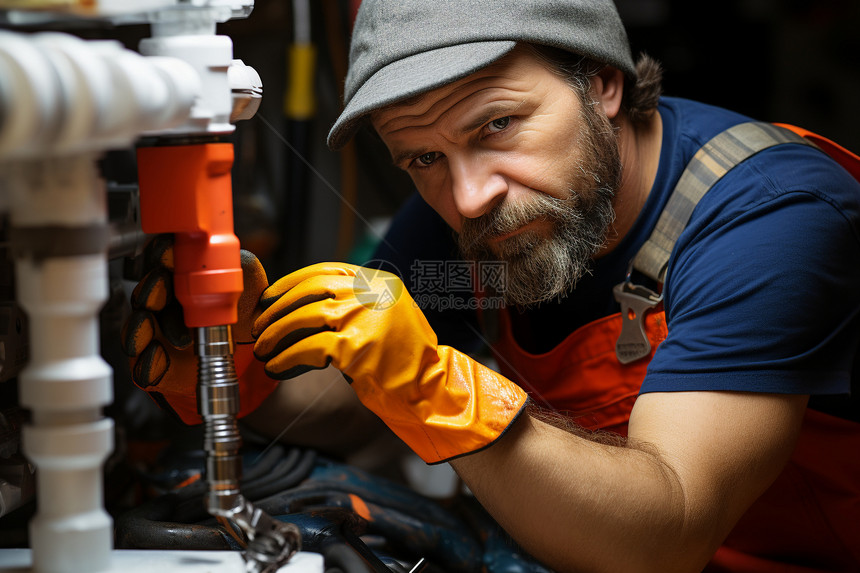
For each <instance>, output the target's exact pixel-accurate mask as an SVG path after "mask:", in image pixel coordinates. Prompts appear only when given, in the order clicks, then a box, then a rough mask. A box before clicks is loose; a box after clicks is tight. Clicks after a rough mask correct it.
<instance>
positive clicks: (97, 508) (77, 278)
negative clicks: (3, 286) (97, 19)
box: [6, 155, 113, 573]
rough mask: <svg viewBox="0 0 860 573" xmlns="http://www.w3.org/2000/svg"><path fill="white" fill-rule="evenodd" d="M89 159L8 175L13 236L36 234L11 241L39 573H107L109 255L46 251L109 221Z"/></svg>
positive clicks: (21, 167) (25, 165) (40, 164)
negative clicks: (102, 327) (105, 330)
mask: <svg viewBox="0 0 860 573" xmlns="http://www.w3.org/2000/svg"><path fill="white" fill-rule="evenodd" d="M94 160H95V156H94V155H79V156H75V157H71V158H48V159H42V160H32V161H21V162H17V163H15V164H13V165H11V166H7V170H8V171H7V179H6V184H7V187H8V189H9V190H10V192H11V211H10V219H11V221H10V222H11V227H12V228H13V229H15V230H23V231H24V232H27V231H28V230H29V231H30V232H33V231H35V232H37V233H39V234H40V235H42V236H41V237H39V238H37V239H36V240H34V241H32V243H33V244H32V245H26V244H24V245H22V244H18V243H16V242H14V241H13V250H14V249H20V248H21V247H28V249H24V250H19V251H17V252H16V261H15V275H16V281H17V284H16V287H17V293H18V301H19V303H20V304H21V306H22V308H23V309H24V311H25V312H26V313H27V315H28V318H29V326H30V336H31V339H30V361H29V363H28V365H27V367H26V368H25V369H24V370H23V371H22V373H21V375H20V378H19V386H20V399H21V405H22V406H24V407H27V408H29V409H30V411H31V413H32V424H30V425H26V426H25V427H24V429H23V434H22V442H23V444H22V445H23V451H24V454H25V455H26V456H27V457H28V458H29V459H30V460H31V461H32V462H33V463H34V465H35V466H36V468H37V480H36V486H37V492H36V499H37V505H38V509H37V513H36V516H35V517H34V518H33V519H32V521H31V522H30V544H31V547H32V548H33V556H34V569H35V571H37V572H40V573H76V572H80V571H88V572H89V571H92V572H97V571H105V570H107V569H108V568H109V567H110V553H111V549H112V545H113V527H112V520H111V518H110V516H109V515H108V514H107V512H106V511H105V509H104V503H103V497H102V491H103V479H102V464H103V462H104V460H105V458H106V457H107V455H108V454H109V453H110V452H111V450H112V449H113V422H112V421H111V420H110V419H107V418H104V417H103V416H102V408H103V407H104V406H106V405H108V404H110V403H111V401H112V398H113V396H112V388H113V384H112V371H111V368H110V366H109V365H108V364H107V363H106V362H105V361H104V359H103V358H102V357H101V355H100V353H99V335H98V329H99V323H98V313H99V310H100V308H101V306H102V305H103V304H104V302H105V301H106V300H107V296H108V292H107V291H108V269H107V253H106V250H104V251H101V252H99V251H98V249H95V251H96V252H92V251H93V250H94V249H93V248H92V247H91V246H90V247H85V248H82V249H81V253H80V254H75V253H74V250H75V248H74V247H72V248H71V252H57V253H56V254H52V248H51V241H52V240H56V241H63V240H64V239H66V238H68V237H69V236H71V235H70V234H69V233H71V234H74V233H75V232H80V231H84V232H86V231H87V230H90V229H97V228H99V227H100V226H103V225H105V224H106V222H107V216H106V209H105V196H104V186H103V183H102V181H101V180H100V179H99V175H98V173H97V170H96V168H95V161H94ZM52 233H56V234H57V237H52V236H51V235H52ZM43 240H45V241H44V244H40V243H42V242H43ZM29 247H32V248H31V249H30V248H29ZM64 248H68V246H64ZM105 249H106V245H105Z"/></svg>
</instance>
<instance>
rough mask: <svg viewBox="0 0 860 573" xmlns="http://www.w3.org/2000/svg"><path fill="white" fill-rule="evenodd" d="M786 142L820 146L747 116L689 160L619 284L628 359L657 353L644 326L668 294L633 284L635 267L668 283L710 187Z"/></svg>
mask: <svg viewBox="0 0 860 573" xmlns="http://www.w3.org/2000/svg"><path fill="white" fill-rule="evenodd" d="M783 143H800V144H803V145H809V146H812V147H817V146H816V145H815V144H814V143H812V142H811V141H810V140H809V139H807V138H804V137H802V136H801V135H798V134H797V133H795V132H794V131H792V130H789V129H786V128H784V127H780V126H777V125H774V124H772V123H764V122H747V123H741V124H738V125H735V126H733V127H730V128H729V129H727V130H725V131H723V132H721V133H719V134H717V135H716V136H714V137H713V138H712V139H711V140H710V141H708V142H707V143H706V144H705V145H703V146H702V147H701V149H699V151H697V152H696V154H695V155H694V156H693V158H692V159H691V160H690V162H689V163H688V164H687V167H686V168H685V169H684V172H683V173H682V174H681V178H680V179H679V180H678V183H677V185H675V189H674V190H673V191H672V195H671V196H670V197H669V201H668V203H667V204H666V207H665V208H664V209H663V212H662V213H661V214H660V218H659V219H658V221H657V225H656V226H655V227H654V231H653V232H652V233H651V236H650V237H649V238H648V240H647V241H646V242H645V244H644V245H642V248H641V249H640V250H639V252H638V253H636V256H635V257H634V258H633V262H632V263H631V265H630V271H629V272H628V274H627V279H626V280H625V281H624V282H623V283H621V284H619V285H617V286H616V287H615V289H614V294H615V298H616V300H618V302H619V303H620V304H621V316H622V327H621V335H620V336H619V337H618V342H617V343H616V346H615V353H616V355H617V356H618V359H619V361H620V362H621V363H622V364H626V363H628V362H633V361H634V360H639V359H641V358H644V357H645V356H648V355H649V354H650V353H651V344H650V342H649V341H648V336H647V335H646V334H645V330H644V326H645V313H646V312H647V311H648V310H650V309H652V308H654V307H656V306H657V305H659V304H660V303H661V302H662V300H663V296H662V295H661V294H659V293H655V292H654V291H652V290H650V289H648V288H645V287H642V286H638V285H635V284H633V282H632V281H631V275H632V274H633V272H634V271H637V272H639V273H642V274H643V275H645V276H646V277H648V278H650V279H651V280H653V281H655V282H656V283H657V284H659V285H662V284H663V283H664V282H665V281H666V272H667V270H668V265H669V257H670V255H671V254H672V249H673V248H674V247H675V242H676V241H677V240H678V237H680V236H681V233H682V232H683V230H684V228H685V227H686V226H687V223H688V222H689V220H690V216H691V215H692V214H693V209H695V207H696V205H697V204H698V203H699V201H700V200H701V198H702V197H703V196H704V195H705V193H707V191H708V190H709V189H710V188H711V187H713V186H714V184H716V183H717V181H719V180H720V179H721V178H722V177H723V175H725V174H726V173H728V172H729V171H730V170H731V169H732V168H734V167H735V166H737V165H738V164H740V163H741V162H743V161H744V160H745V159H748V158H749V157H752V156H753V155H755V154H756V153H758V152H759V151H762V150H764V149H767V148H769V147H773V146H775V145H780V144H783Z"/></svg>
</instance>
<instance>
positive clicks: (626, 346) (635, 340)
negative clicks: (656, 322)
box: [612, 268, 663, 364]
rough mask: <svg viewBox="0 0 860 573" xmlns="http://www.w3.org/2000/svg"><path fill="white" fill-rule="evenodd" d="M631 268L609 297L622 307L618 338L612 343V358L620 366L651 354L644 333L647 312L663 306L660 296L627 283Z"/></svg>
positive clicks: (649, 344) (629, 282)
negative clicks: (613, 345) (660, 305)
mask: <svg viewBox="0 0 860 573" xmlns="http://www.w3.org/2000/svg"><path fill="white" fill-rule="evenodd" d="M632 270H633V269H632V268H631V269H629V270H628V271H627V277H626V278H625V280H624V282H623V283H620V284H617V285H615V287H614V288H613V289H612V294H613V295H615V300H617V301H618V303H619V304H620V305H621V334H620V335H619V336H618V340H617V341H616V343H615V355H616V356H618V361H619V362H621V364H629V363H631V362H635V361H636V360H639V359H641V358H645V357H646V356H648V355H649V354H651V341H650V340H648V334H647V333H646V332H645V315H646V313H647V311H649V310H651V309H653V308H655V307H656V306H657V305H659V304H660V303H661V302H663V295H662V294H659V293H656V292H654V291H652V290H651V289H649V288H646V287H643V286H639V285H635V284H633V283H632V282H631V281H630V275H631V273H632Z"/></svg>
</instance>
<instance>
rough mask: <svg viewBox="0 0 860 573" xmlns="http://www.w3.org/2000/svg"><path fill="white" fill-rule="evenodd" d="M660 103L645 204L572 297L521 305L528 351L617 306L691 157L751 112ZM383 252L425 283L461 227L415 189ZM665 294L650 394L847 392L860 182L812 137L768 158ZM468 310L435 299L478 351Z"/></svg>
mask: <svg viewBox="0 0 860 573" xmlns="http://www.w3.org/2000/svg"><path fill="white" fill-rule="evenodd" d="M659 112H660V115H661V117H662V120H663V142H662V148H661V153H660V165H659V168H658V172H657V176H656V180H655V182H654V185H653V187H652V189H651V192H650V194H649V196H648V200H647V202H646V205H645V206H644V208H643V210H642V212H641V213H640V214H639V217H638V218H637V220H636V222H635V223H634V226H633V227H632V229H631V230H630V231H629V232H628V233H627V235H626V236H625V237H624V238H623V239H622V240H621V241H620V242H619V244H618V245H617V246H616V248H615V249H614V250H613V251H612V252H611V253H609V254H608V255H606V256H604V257H601V258H600V259H597V260H595V261H594V265H593V267H592V273H591V274H589V275H586V276H585V277H583V278H582V279H581V280H580V281H579V283H577V286H576V289H575V290H574V291H573V292H572V293H571V294H570V295H568V296H567V297H566V298H564V299H563V300H560V301H554V302H551V303H544V304H542V305H540V306H539V307H538V308H536V309H530V310H527V311H519V310H516V309H511V310H510V315H511V320H512V324H513V326H514V335H515V338H516V339H517V341H518V342H519V343H520V345H522V346H523V347H524V348H525V349H526V350H529V351H531V352H546V351H548V350H550V349H551V348H552V347H553V346H555V345H556V344H558V343H559V342H560V341H561V340H563V339H564V338H565V337H566V336H567V335H568V334H570V333H571V332H573V331H574V330H575V329H576V328H579V327H580V326H583V325H585V324H587V323H589V322H591V321H593V320H596V319H598V318H602V317H604V316H608V315H610V314H614V313H616V312H618V311H619V307H618V304H617V303H616V302H615V300H614V297H613V295H612V287H613V286H614V285H616V284H618V283H619V282H621V281H622V280H623V279H624V277H625V273H626V271H627V268H628V265H629V262H630V260H632V258H633V257H634V256H635V254H636V252H637V251H638V249H639V248H640V247H641V246H642V244H643V243H644V242H645V241H646V240H647V238H648V236H649V235H650V233H651V231H652V230H653V228H654V226H655V224H656V222H657V219H658V218H659V216H660V213H661V212H662V210H663V208H664V207H665V205H666V202H667V201H668V199H669V196H670V194H671V192H672V190H673V189H674V187H675V184H676V183H677V181H678V179H679V178H680V176H681V173H682V172H683V170H684V168H685V167H686V165H687V163H688V162H689V160H690V159H691V158H692V156H693V155H694V154H695V153H696V151H698V149H699V148H700V147H701V146H702V145H704V144H705V143H706V142H707V141H708V140H709V139H711V138H712V137H713V136H715V135H716V134H717V133H719V132H721V131H723V130H725V129H727V128H729V127H731V126H732V125H735V124H738V123H741V122H744V121H749V118H747V117H744V116H742V115H739V114H736V113H733V112H730V111H727V110H724V109H720V108H716V107H713V106H708V105H704V104H701V103H696V102H692V101H689V100H684V99H678V98H663V99H662V100H661V103H660V107H659ZM375 258H376V259H382V260H386V261H388V262H389V263H390V266H389V268H390V269H391V270H394V271H395V272H397V271H399V274H400V275H401V277H402V278H403V279H404V281H405V282H406V284H407V287H408V288H409V289H410V292H414V291H413V287H417V286H420V285H417V284H416V276H415V273H414V272H412V269H414V268H416V267H420V266H421V264H422V263H420V262H419V263H417V264H416V261H428V260H429V261H450V260H456V259H457V250H456V243H455V241H454V238H453V235H452V232H451V230H450V229H449V228H448V227H447V225H446V224H445V223H444V221H442V219H441V218H440V217H439V216H438V215H437V214H435V213H434V212H433V211H432V209H430V207H428V206H427V205H426V204H425V203H424V202H423V200H421V199H420V197H417V195H416V196H415V197H413V198H412V199H410V200H409V201H408V202H407V203H406V204H405V205H404V207H403V208H402V209H401V211H400V212H399V213H398V214H397V216H396V217H395V219H394V221H393V223H392V225H391V227H390V229H389V232H388V234H387V236H386V241H385V242H384V243H383V244H382V245H380V248H379V249H378V250H377V253H376V255H375ZM663 294H664V308H665V310H666V317H667V324H668V330H669V336H668V338H667V339H666V340H665V341H664V342H663V343H662V344H661V345H660V346H659V348H658V349H657V352H656V353H655V356H654V359H653V360H652V362H651V364H650V365H649V368H648V374H647V376H646V379H645V382H644V383H643V385H642V392H656V391H677V390H729V391H756V392H778V393H803V394H812V395H838V394H847V393H848V392H849V391H850V387H851V384H852V378H853V380H854V384H855V385H856V384H857V383H858V382H857V379H858V372H860V368H858V365H860V359H858V354H860V353H858V349H859V348H860V184H858V182H857V181H855V180H854V179H853V178H852V177H851V176H850V174H848V172H847V171H845V170H844V169H842V168H841V167H839V166H838V165H836V163H835V162H834V161H832V160H831V159H830V158H828V157H827V156H826V155H825V154H824V153H822V152H820V151H818V150H816V149H812V148H809V147H807V146H804V145H798V144H786V145H780V146H777V147H774V148H771V149H768V150H765V151H762V152H760V153H758V154H757V155H755V156H754V157H752V158H750V159H748V160H747V161H745V162H744V163H743V164H741V165H740V166H738V167H736V168H735V169H733V170H731V171H730V172H729V173H728V174H727V175H726V176H725V177H723V178H722V179H721V180H720V181H719V182H718V183H717V184H716V185H715V186H714V187H713V188H712V189H711V190H709V191H708V193H707V194H706V195H705V196H704V197H703V198H702V200H701V201H700V202H699V204H698V206H697V207H696V209H695V210H694V212H693V215H692V217H691V219H690V221H689V223H688V225H687V227H686V229H685V230H684V232H683V233H682V234H681V237H680V238H679V240H678V242H677V244H676V247H675V249H674V251H673V252H672V256H671V258H670V260H669V270H668V278H667V281H666V284H665V285H664V290H663ZM462 296H463V297H465V298H468V295H466V294H463V295H462ZM431 302H432V299H431ZM458 306H459V307H460V308H459V309H450V310H444V311H442V310H439V308H438V305H436V306H434V307H431V308H427V309H425V314H426V315H427V317H428V320H429V321H430V323H431V325H432V326H433V328H434V330H436V332H437V335H438V336H439V340H440V342H441V343H443V344H449V345H451V346H454V347H457V348H460V349H462V350H464V351H471V350H474V349H475V348H476V347H477V346H479V345H480V343H481V341H482V340H485V338H484V337H483V335H482V334H481V333H480V331H479V329H478V327H477V324H478V322H477V319H476V313H475V312H474V311H473V310H471V309H470V308H469V307H470V305H469V304H467V303H466V302H464V303H463V304H461V305H458ZM471 306H472V308H474V305H471ZM852 372H853V374H852ZM811 404H812V405H813V406H815V402H812V403H811ZM843 405H844V404H843ZM824 409H826V410H830V409H831V408H830V407H829V406H828V407H827V408H824Z"/></svg>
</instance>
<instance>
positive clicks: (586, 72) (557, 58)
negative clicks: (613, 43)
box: [529, 44, 663, 124]
mask: <svg viewBox="0 0 860 573" xmlns="http://www.w3.org/2000/svg"><path fill="white" fill-rule="evenodd" d="M529 47H530V48H531V49H532V51H533V52H534V53H535V55H537V56H538V57H539V58H540V59H541V60H543V61H544V62H546V63H547V64H549V66H550V68H551V69H552V70H553V71H554V72H556V73H557V74H558V75H559V76H561V77H563V78H564V79H565V80H566V81H567V83H568V84H569V85H570V86H571V87H572V88H573V89H574V90H576V91H577V92H579V93H580V95H582V96H584V95H585V94H587V93H588V90H589V89H590V88H591V78H592V77H594V76H596V75H597V74H598V73H600V71H601V70H602V69H603V68H604V67H605V65H606V64H601V63H599V62H595V61H594V60H591V59H589V58H586V57H583V56H580V55H578V54H574V53H572V52H568V51H566V50H562V49H560V48H552V47H549V46H539V45H535V44H531V45H529ZM636 74H637V78H636V79H635V80H634V79H632V78H630V77H627V76H625V78H624V94H623V96H622V100H621V108H622V109H623V110H624V113H625V114H626V115H627V117H628V119H630V121H631V122H632V123H634V124H638V123H642V122H644V121H645V120H647V119H648V118H649V117H651V114H653V113H654V110H655V109H657V102H658V100H659V99H660V95H661V94H662V92H663V68H662V67H661V66H660V63H659V62H658V61H657V60H655V59H653V58H652V57H651V56H649V55H648V54H645V53H642V54H640V55H639V60H638V61H637V62H636Z"/></svg>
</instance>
